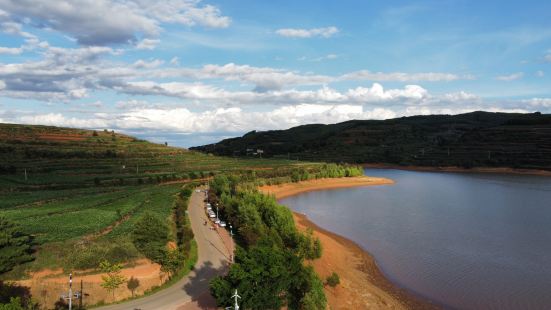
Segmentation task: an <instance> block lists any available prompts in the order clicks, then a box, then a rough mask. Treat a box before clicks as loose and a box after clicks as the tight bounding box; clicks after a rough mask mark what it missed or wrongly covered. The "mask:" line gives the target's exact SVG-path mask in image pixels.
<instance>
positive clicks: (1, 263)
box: [0, 216, 33, 273]
mask: <svg viewBox="0 0 551 310" xmlns="http://www.w3.org/2000/svg"><path fill="white" fill-rule="evenodd" d="M31 260H33V257H32V238H31V236H29V235H27V234H25V233H24V232H22V230H21V227H20V226H19V225H16V224H15V223H12V222H10V221H8V220H7V219H6V218H4V217H2V216H0V273H4V272H7V271H10V270H11V269H13V267H15V266H18V265H20V264H22V263H25V262H28V261H31Z"/></svg>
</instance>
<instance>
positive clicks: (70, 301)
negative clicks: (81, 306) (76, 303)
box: [61, 273, 73, 310]
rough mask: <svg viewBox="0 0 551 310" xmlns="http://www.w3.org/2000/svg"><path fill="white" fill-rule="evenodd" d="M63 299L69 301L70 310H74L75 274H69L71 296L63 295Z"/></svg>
mask: <svg viewBox="0 0 551 310" xmlns="http://www.w3.org/2000/svg"><path fill="white" fill-rule="evenodd" d="M61 298H63V299H67V300H68V301H69V310H72V308H73V274H72V273H70V274H69V295H61Z"/></svg>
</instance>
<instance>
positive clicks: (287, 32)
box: [276, 26, 339, 38]
mask: <svg viewBox="0 0 551 310" xmlns="http://www.w3.org/2000/svg"><path fill="white" fill-rule="evenodd" d="M276 33H277V34H278V35H280V36H283V37H289V38H313V37H320V38H330V37H332V36H334V35H336V34H337V33H339V29H338V28H337V27H334V26H331V27H324V28H311V29H302V28H283V29H278V30H276Z"/></svg>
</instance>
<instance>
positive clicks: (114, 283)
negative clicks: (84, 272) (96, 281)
mask: <svg viewBox="0 0 551 310" xmlns="http://www.w3.org/2000/svg"><path fill="white" fill-rule="evenodd" d="M99 268H100V270H101V271H102V272H104V273H106V274H107V275H103V276H101V279H102V281H103V282H102V283H101V284H100V285H101V287H103V288H104V289H106V290H107V291H109V292H112V293H113V299H115V290H116V289H117V288H119V286H121V285H122V284H123V283H124V282H126V277H125V276H123V275H121V269H122V265H121V264H111V263H110V262H108V261H106V260H104V261H103V262H101V263H100V264H99Z"/></svg>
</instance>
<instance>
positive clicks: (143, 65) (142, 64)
mask: <svg viewBox="0 0 551 310" xmlns="http://www.w3.org/2000/svg"><path fill="white" fill-rule="evenodd" d="M164 63H165V62H164V61H163V60H160V59H153V60H151V61H146V60H143V59H138V60H136V61H135V62H134V64H133V65H132V66H133V67H134V68H137V69H155V68H158V67H160V66H161V65H163V64H164Z"/></svg>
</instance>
